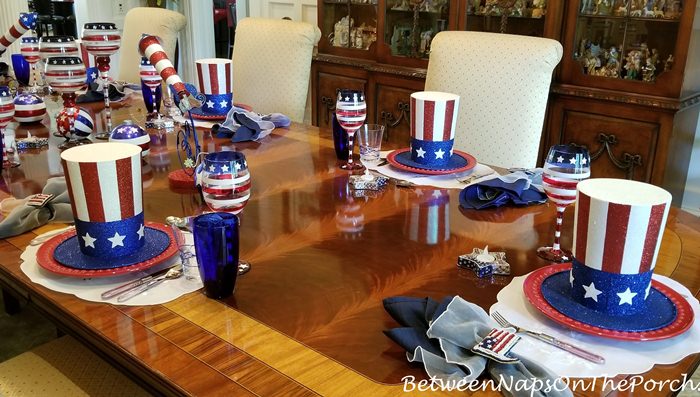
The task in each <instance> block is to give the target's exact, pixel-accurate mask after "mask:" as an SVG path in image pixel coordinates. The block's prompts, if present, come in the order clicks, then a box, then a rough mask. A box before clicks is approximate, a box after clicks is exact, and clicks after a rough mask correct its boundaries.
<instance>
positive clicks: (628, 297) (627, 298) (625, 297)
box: [617, 287, 637, 305]
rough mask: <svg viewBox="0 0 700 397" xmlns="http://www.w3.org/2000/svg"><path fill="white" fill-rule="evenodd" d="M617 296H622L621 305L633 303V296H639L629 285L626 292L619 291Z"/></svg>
mask: <svg viewBox="0 0 700 397" xmlns="http://www.w3.org/2000/svg"><path fill="white" fill-rule="evenodd" d="M617 296H619V297H620V303H619V304H620V305H624V304H625V303H627V304H630V305H631V304H632V298H634V297H635V296H637V293H636V292H632V291H631V290H630V288H629V287H627V289H626V290H625V292H618V293H617Z"/></svg>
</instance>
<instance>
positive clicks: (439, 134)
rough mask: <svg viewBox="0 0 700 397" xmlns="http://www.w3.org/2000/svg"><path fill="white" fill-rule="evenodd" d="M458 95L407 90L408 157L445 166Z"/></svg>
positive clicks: (420, 162) (451, 142)
mask: <svg viewBox="0 0 700 397" xmlns="http://www.w3.org/2000/svg"><path fill="white" fill-rule="evenodd" d="M458 111H459V95H455V94H449V93H446V92H436V91H422V92H414V93H413V94H411V160H412V161H413V162H415V163H417V164H418V165H419V166H425V167H432V168H440V167H445V166H447V164H448V163H449V162H450V160H451V158H452V147H453V145H454V137H455V130H456V129H457V113H458Z"/></svg>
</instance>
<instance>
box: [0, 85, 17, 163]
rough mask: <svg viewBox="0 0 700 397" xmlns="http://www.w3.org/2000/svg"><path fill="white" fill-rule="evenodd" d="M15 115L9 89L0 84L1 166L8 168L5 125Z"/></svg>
mask: <svg viewBox="0 0 700 397" xmlns="http://www.w3.org/2000/svg"><path fill="white" fill-rule="evenodd" d="M14 115H15V104H14V102H13V101H12V95H11V94H10V89H9V88H8V87H6V86H0V149H2V168H9V167H10V166H11V165H10V160H9V158H8V156H7V147H6V146H5V127H7V125H8V124H9V123H10V122H11V121H12V118H13V117H14Z"/></svg>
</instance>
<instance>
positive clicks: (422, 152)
mask: <svg viewBox="0 0 700 397" xmlns="http://www.w3.org/2000/svg"><path fill="white" fill-rule="evenodd" d="M416 156H418V157H421V158H425V150H423V148H422V147H419V148H418V149H416Z"/></svg>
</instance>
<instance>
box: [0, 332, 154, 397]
mask: <svg viewBox="0 0 700 397" xmlns="http://www.w3.org/2000/svg"><path fill="white" fill-rule="evenodd" d="M150 395H151V394H149V393H147V392H146V390H144V389H142V388H141V387H140V386H138V385H137V384H136V383H134V382H133V381H131V380H130V379H129V378H127V377H126V376H125V375H124V374H122V373H121V372H119V371H118V370H117V369H115V368H114V367H112V366H111V365H110V364H108V363H107V362H106V361H104V360H103V359H101V358H100V357H98V356H97V355H96V354H95V353H93V352H91V351H90V350H89V349H88V348H86V347H85V346H83V345H82V344H81V343H79V342H78V341H77V340H75V339H73V338H72V337H70V336H62V337H60V338H58V339H55V340H53V341H51V342H48V343H45V344H43V345H41V346H38V347H35V348H34V349H32V350H30V351H28V352H25V353H22V354H20V355H18V356H15V357H13V358H11V359H9V360H6V361H3V362H2V363H0V396H4V397H14V396H52V397H62V396H66V397H68V396H70V397H77V396H150Z"/></svg>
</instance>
